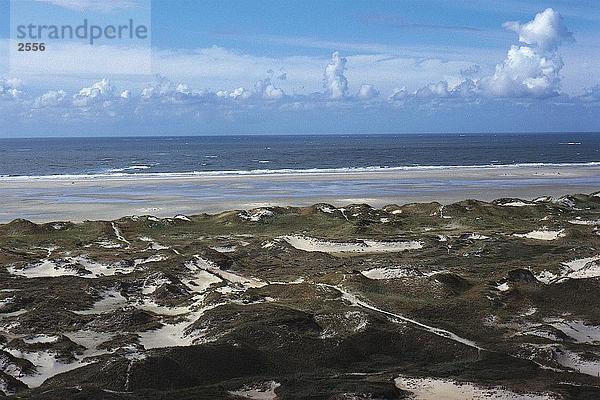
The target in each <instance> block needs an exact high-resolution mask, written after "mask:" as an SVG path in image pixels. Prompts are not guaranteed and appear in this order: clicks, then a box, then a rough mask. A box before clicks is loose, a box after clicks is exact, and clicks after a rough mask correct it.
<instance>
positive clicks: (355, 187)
mask: <svg viewBox="0 0 600 400" xmlns="http://www.w3.org/2000/svg"><path fill="white" fill-rule="evenodd" d="M598 190H600V165H596V164H595V163H587V164H521V165H504V166H464V167H461V166H456V167H404V168H387V169H386V168H380V169H357V170H352V169H338V170H333V169H332V170H302V171H294V170H280V171H246V172H244V171H231V172H220V173H217V172H215V173H196V174H194V173H189V174H188V173H171V174H169V173H165V174H112V175H108V174H107V175H72V176H69V175H59V176H37V177H32V176H30V177H3V178H0V194H1V196H0V222H8V221H11V220H13V219H16V218H25V219H29V220H32V221H35V222H48V221H57V220H61V221H67V220H68V221H74V222H78V221H83V220H98V219H104V220H111V219H116V218H120V217H123V216H129V215H154V216H158V217H172V216H174V215H177V214H186V215H194V214H200V213H218V212H221V211H226V210H233V209H251V208H255V207H262V206H276V205H277V206H306V205H311V204H315V203H321V202H322V203H330V204H333V205H335V206H344V205H348V204H352V203H368V204H370V205H372V206H374V207H382V206H384V205H386V204H406V203H412V202H430V201H437V202H440V203H442V204H448V203H452V202H455V201H460V200H463V199H467V198H473V199H478V200H484V201H489V200H492V199H497V198H503V197H511V198H521V199H529V200H532V199H534V198H536V197H540V196H553V197H559V196H561V195H565V194H568V193H593V192H596V191H598Z"/></svg>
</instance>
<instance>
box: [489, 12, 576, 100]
mask: <svg viewBox="0 0 600 400" xmlns="http://www.w3.org/2000/svg"><path fill="white" fill-rule="evenodd" d="M504 27H505V28H508V29H509V30H512V31H514V32H516V33H518V34H519V41H520V42H522V43H525V44H526V45H523V46H512V47H511V48H510V50H508V54H507V56H506V58H505V60H504V61H503V62H502V63H501V64H498V65H497V66H496V70H495V71H494V73H493V74H492V75H491V76H488V77H484V78H483V79H481V80H480V82H479V83H480V87H481V88H482V89H483V90H484V92H486V93H487V94H489V95H492V96H499V97H540V98H541V97H550V96H556V95H558V94H559V92H560V81H561V74H560V72H561V69H562V68H563V66H564V63H563V61H562V58H561V57H560V55H559V54H558V46H559V45H560V44H561V43H562V42H563V41H566V40H573V34H572V33H571V32H569V30H568V29H567V28H566V27H565V26H564V25H563V23H562V17H561V16H560V14H559V13H558V12H556V11H554V10H553V9H551V8H548V9H546V10H544V11H542V12H540V13H538V14H537V15H536V16H535V18H534V19H533V20H532V21H529V22H527V23H525V24H520V23H518V22H507V23H505V24H504Z"/></svg>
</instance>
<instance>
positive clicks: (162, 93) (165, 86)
mask: <svg viewBox="0 0 600 400" xmlns="http://www.w3.org/2000/svg"><path fill="white" fill-rule="evenodd" d="M205 95H206V92H205V91H194V90H192V89H190V87H189V86H188V85H186V84H184V83H174V82H172V81H170V80H169V79H167V78H165V77H163V76H157V77H156V80H155V81H154V82H152V83H150V84H148V85H146V87H144V89H142V92H141V94H140V97H141V98H142V99H143V100H145V101H156V102H159V103H182V102H187V101H190V100H197V99H200V98H202V97H204V96H205Z"/></svg>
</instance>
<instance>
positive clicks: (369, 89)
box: [356, 84, 379, 100]
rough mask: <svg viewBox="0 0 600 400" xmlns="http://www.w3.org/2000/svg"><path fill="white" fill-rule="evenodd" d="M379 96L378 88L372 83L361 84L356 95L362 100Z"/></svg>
mask: <svg viewBox="0 0 600 400" xmlns="http://www.w3.org/2000/svg"><path fill="white" fill-rule="evenodd" d="M377 96H379V90H377V88H376V87H375V86H373V85H367V84H362V85H360V89H358V93H357V94H356V97H358V98H359V99H362V100H369V99H373V98H375V97H377Z"/></svg>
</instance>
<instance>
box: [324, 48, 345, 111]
mask: <svg viewBox="0 0 600 400" xmlns="http://www.w3.org/2000/svg"><path fill="white" fill-rule="evenodd" d="M347 62H348V60H347V59H346V58H345V57H342V56H340V53H338V52H337V51H335V52H333V54H332V55H331V62H330V63H329V64H327V67H325V74H324V76H323V86H324V87H325V91H326V92H327V95H328V96H329V97H330V98H332V99H343V98H344V97H346V96H347V95H348V79H347V78H346V76H345V75H344V72H345V70H346V63H347Z"/></svg>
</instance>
